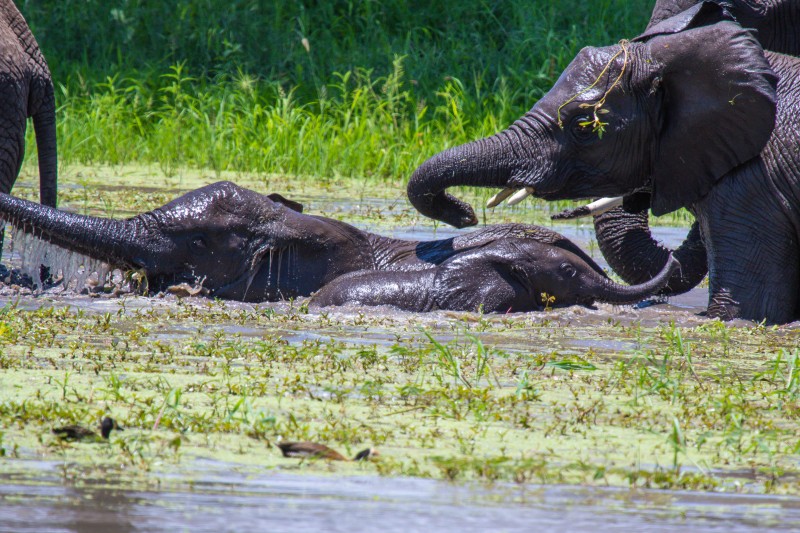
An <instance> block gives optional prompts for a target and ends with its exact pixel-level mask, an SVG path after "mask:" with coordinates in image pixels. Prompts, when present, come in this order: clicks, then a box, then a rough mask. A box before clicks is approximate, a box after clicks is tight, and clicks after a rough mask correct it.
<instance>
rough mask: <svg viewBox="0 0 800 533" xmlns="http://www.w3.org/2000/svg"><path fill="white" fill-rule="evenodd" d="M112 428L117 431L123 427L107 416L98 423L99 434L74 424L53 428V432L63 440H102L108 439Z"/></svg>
mask: <svg viewBox="0 0 800 533" xmlns="http://www.w3.org/2000/svg"><path fill="white" fill-rule="evenodd" d="M113 429H116V430H118V431H122V430H123V428H121V427H119V425H118V424H117V422H116V421H115V420H114V419H113V418H111V417H108V416H107V417H105V418H103V421H102V422H101V423H100V435H98V434H97V433H95V432H94V431H92V430H91V429H88V428H85V427H83V426H79V425H76V424H73V425H69V426H63V427H59V428H53V433H54V434H55V435H57V436H58V437H59V438H60V439H63V440H70V441H77V440H95V441H103V440H108V437H109V436H110V435H111V430H113Z"/></svg>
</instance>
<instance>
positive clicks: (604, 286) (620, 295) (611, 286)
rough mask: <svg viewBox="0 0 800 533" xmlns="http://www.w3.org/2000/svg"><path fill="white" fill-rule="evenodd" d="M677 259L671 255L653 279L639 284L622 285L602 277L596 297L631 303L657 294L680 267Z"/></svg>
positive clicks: (624, 303) (608, 301) (622, 303)
mask: <svg viewBox="0 0 800 533" xmlns="http://www.w3.org/2000/svg"><path fill="white" fill-rule="evenodd" d="M680 266H681V264H680V263H679V262H678V260H677V259H675V258H674V257H672V256H671V255H670V256H669V258H668V260H667V263H666V265H664V268H662V269H661V272H659V273H658V275H656V276H655V277H654V278H653V279H651V280H649V281H646V282H644V283H641V284H639V285H620V284H619V283H615V282H613V281H611V280H609V279H601V280H600V282H599V286H598V291H597V293H596V294H594V295H593V296H594V297H595V299H597V300H599V301H601V302H606V303H610V304H618V305H629V304H634V303H636V302H639V301H641V300H643V299H645V298H647V297H649V296H652V295H654V294H656V293H657V292H658V291H659V290H660V289H661V288H663V287H664V285H666V283H667V282H668V281H669V279H670V276H672V274H673V273H674V272H675V271H676V270H678V269H679V268H680Z"/></svg>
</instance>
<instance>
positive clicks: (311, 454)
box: [277, 442, 379, 461]
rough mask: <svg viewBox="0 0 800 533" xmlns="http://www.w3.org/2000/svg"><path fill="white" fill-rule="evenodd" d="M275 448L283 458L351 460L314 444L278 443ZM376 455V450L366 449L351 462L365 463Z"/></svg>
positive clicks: (323, 446)
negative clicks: (279, 450)
mask: <svg viewBox="0 0 800 533" xmlns="http://www.w3.org/2000/svg"><path fill="white" fill-rule="evenodd" d="M277 446H278V448H280V449H281V452H283V456H284V457H300V458H303V459H305V458H313V459H327V460H328V461H350V460H351V459H348V458H347V457H345V456H344V455H342V454H340V453H339V452H337V451H336V450H334V449H331V448H328V447H327V446H325V445H324V444H317V443H315V442H279V443H278V444H277ZM377 455H379V454H378V451H377V450H376V449H374V448H367V449H366V450H361V451H360V452H358V453H357V454H356V456H355V457H353V459H352V460H353V461H366V460H369V459H370V458H372V457H375V456H377Z"/></svg>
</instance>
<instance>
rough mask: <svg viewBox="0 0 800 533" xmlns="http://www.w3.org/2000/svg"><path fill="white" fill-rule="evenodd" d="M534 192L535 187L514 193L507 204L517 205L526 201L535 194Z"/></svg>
mask: <svg viewBox="0 0 800 533" xmlns="http://www.w3.org/2000/svg"><path fill="white" fill-rule="evenodd" d="M534 190H535V189H534V188H533V187H525V188H524V189H522V190H521V191H517V192H516V193H514V196H512V197H511V198H509V199H508V201H507V202H506V204H508V205H517V204H518V203H520V202H521V201H522V200H524V199H525V198H527V197H528V196H530V195H531V194H533V193H534Z"/></svg>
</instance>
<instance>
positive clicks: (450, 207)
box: [408, 2, 777, 227]
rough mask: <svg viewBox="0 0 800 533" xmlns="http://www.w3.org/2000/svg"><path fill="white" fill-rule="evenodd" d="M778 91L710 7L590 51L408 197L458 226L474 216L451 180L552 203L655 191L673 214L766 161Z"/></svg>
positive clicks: (429, 169)
mask: <svg viewBox="0 0 800 533" xmlns="http://www.w3.org/2000/svg"><path fill="white" fill-rule="evenodd" d="M776 84H777V79H776V76H775V74H774V72H773V71H772V69H771V68H770V65H769V63H768V62H767V59H766V57H765V55H764V52H763V49H762V48H761V46H760V44H759V43H758V41H757V40H756V39H755V38H754V37H753V35H752V34H751V33H750V32H749V31H747V30H745V29H743V28H742V27H741V26H740V25H739V24H737V23H736V22H733V21H730V20H726V18H725V12H724V10H723V9H722V8H721V7H720V6H719V5H717V4H715V3H710V2H703V3H700V4H698V5H696V6H694V7H693V8H691V9H689V10H687V11H684V12H682V13H680V14H679V15H677V16H675V17H672V18H669V19H667V20H664V21H663V22H661V23H659V24H656V25H654V26H652V27H651V28H650V29H649V30H648V31H647V32H646V33H645V34H643V35H642V36H640V37H638V38H637V39H636V40H635V41H634V42H624V41H623V42H622V43H620V44H618V45H615V46H609V47H604V48H584V49H583V50H582V51H581V52H580V53H579V54H578V56H577V57H576V58H575V59H574V60H573V61H572V63H571V64H570V65H569V66H568V67H567V69H566V70H565V71H564V72H563V73H562V75H561V76H560V78H559V79H558V81H557V82H556V84H555V85H554V86H553V88H552V89H551V90H550V91H549V92H548V93H547V94H546V95H545V96H544V97H543V98H542V99H541V100H539V101H538V102H537V103H536V104H535V105H534V107H533V108H532V109H531V110H530V111H528V112H527V113H526V114H525V115H523V116H522V117H521V118H519V119H518V120H517V121H516V122H514V124H512V125H511V126H510V127H509V128H508V129H506V130H504V131H501V132H499V133H497V134H495V135H493V136H491V137H488V138H485V139H479V140H477V141H474V142H472V143H468V144H466V145H462V146H458V147H455V148H452V149H449V150H447V151H444V152H442V153H440V154H438V155H435V156H434V157H432V158H431V159H429V160H428V161H426V162H425V163H423V164H422V165H421V166H420V167H419V168H418V169H417V170H416V171H415V172H414V174H413V176H412V177H411V179H410V181H409V184H408V196H409V199H410V200H411V202H412V203H413V204H414V206H415V207H416V208H417V209H418V210H419V211H420V212H421V213H423V214H425V215H427V216H429V217H432V218H436V219H439V220H442V221H444V222H447V223H449V224H452V225H454V226H457V227H463V226H468V225H471V224H475V223H476V222H477V219H476V217H475V214H474V211H473V210H472V208H471V207H470V206H469V205H468V204H466V203H465V202H463V201H460V200H458V199H456V198H455V197H453V196H451V195H449V194H447V193H446V192H445V189H446V188H447V187H451V186H456V185H473V186H482V187H501V188H512V189H523V188H524V189H527V190H528V191H529V192H531V193H532V194H535V195H536V196H539V197H541V198H545V199H547V200H556V199H582V198H592V197H598V196H620V195H626V194H631V193H633V192H636V191H649V192H651V208H652V210H653V212H654V213H655V214H664V213H668V212H670V211H673V210H675V209H678V208H680V207H683V206H691V205H692V204H693V203H694V202H696V201H697V200H698V199H700V198H701V197H703V196H704V195H705V194H706V193H707V192H708V191H709V190H710V189H711V188H712V187H713V186H714V184H715V183H716V182H717V180H719V179H720V178H721V177H722V176H723V175H725V174H726V173H727V172H728V171H730V170H731V169H732V168H734V167H736V166H737V165H739V164H741V163H743V162H745V161H747V160H749V159H751V158H753V157H755V156H757V155H758V154H759V152H760V151H761V149H762V148H763V147H764V145H765V144H766V142H767V140H768V139H769V137H770V135H771V133H772V130H773V127H774V121H775V109H776V102H775V91H776Z"/></svg>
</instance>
